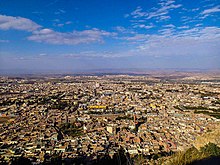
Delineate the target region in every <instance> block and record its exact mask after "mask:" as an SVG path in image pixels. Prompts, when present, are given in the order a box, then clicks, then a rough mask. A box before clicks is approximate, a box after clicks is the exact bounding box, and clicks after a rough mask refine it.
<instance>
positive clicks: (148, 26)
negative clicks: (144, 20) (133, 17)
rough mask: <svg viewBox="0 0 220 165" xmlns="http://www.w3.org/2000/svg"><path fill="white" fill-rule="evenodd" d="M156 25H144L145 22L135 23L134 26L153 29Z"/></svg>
mask: <svg viewBox="0 0 220 165" xmlns="http://www.w3.org/2000/svg"><path fill="white" fill-rule="evenodd" d="M153 27H154V25H153V24H149V25H144V24H134V25H133V28H142V29H151V28H153Z"/></svg>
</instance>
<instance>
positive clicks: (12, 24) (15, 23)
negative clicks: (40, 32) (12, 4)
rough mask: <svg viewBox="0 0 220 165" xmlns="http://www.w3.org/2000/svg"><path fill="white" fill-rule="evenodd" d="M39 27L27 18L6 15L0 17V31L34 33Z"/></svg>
mask: <svg viewBox="0 0 220 165" xmlns="http://www.w3.org/2000/svg"><path fill="white" fill-rule="evenodd" d="M40 27H41V26H40V25H38V24H36V23H35V22H33V21H31V20H30V19H27V18H22V17H12V16H6V15H0V29H1V30H10V29H15V30H25V31H34V30H37V29H39V28H40Z"/></svg>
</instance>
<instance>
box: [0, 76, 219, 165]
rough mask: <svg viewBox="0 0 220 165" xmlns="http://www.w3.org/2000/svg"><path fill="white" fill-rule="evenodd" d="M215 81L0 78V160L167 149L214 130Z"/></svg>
mask: <svg viewBox="0 0 220 165" xmlns="http://www.w3.org/2000/svg"><path fill="white" fill-rule="evenodd" d="M219 112H220V83H219V81H207V80H202V79H201V81H194V80H193V79H188V78H187V77H185V78H170V79H169V78H164V77H163V76H162V78H161V77H155V76H154V77H152V76H140V75H139V76H129V75H101V76H82V75H81V76H45V77H33V76H32V77H6V76H2V77H0V163H1V162H10V160H11V159H13V158H16V157H21V156H23V157H25V158H28V159H29V160H31V161H32V163H35V164H40V163H42V162H45V161H49V160H50V159H51V158H52V157H53V156H54V155H60V156H61V158H62V159H63V160H71V159H74V158H77V157H79V156H82V155H86V159H88V160H87V161H92V160H96V159H97V158H98V157H100V156H102V155H108V156H109V157H113V156H114V154H115V153H117V152H118V150H119V149H120V148H122V149H123V150H124V151H125V152H126V153H128V154H129V155H130V157H132V156H135V155H138V154H143V155H153V154H158V153H170V152H176V151H179V150H183V149H185V148H187V147H190V146H191V145H192V143H193V141H194V140H195V139H196V137H198V136H200V135H202V134H204V133H206V132H208V131H211V130H213V129H215V128H216V126H217V124H218V123H219V118H220V114H219Z"/></svg>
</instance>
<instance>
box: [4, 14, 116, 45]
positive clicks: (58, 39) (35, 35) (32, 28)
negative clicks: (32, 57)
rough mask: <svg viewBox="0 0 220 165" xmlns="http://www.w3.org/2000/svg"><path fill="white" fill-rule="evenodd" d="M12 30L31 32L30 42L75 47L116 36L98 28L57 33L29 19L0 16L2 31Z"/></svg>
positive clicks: (60, 25)
mask: <svg viewBox="0 0 220 165" xmlns="http://www.w3.org/2000/svg"><path fill="white" fill-rule="evenodd" d="M59 11H60V12H63V13H64V12H65V11H63V10H59ZM71 23H72V22H70V21H68V22H66V23H65V24H71ZM63 25H64V24H61V23H60V24H57V26H59V27H62V26H63ZM10 29H14V30H24V31H29V32H31V33H32V34H31V36H29V37H28V40H31V41H36V42H43V43H49V44H67V45H74V44H81V43H94V42H103V39H104V37H108V36H114V35H116V33H110V32H107V31H104V30H99V29H96V28H93V29H90V30H83V31H72V32H69V33H68V32H66V33H64V32H57V31H54V30H52V29H47V28H42V26H40V25H38V24H37V23H35V22H33V21H32V20H30V19H27V18H22V17H12V16H5V15H0V30H10ZM2 42H3V41H2Z"/></svg>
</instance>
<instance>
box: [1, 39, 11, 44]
mask: <svg viewBox="0 0 220 165" xmlns="http://www.w3.org/2000/svg"><path fill="white" fill-rule="evenodd" d="M8 42H9V40H1V39H0V43H8Z"/></svg>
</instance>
